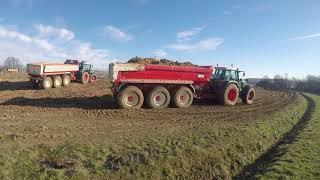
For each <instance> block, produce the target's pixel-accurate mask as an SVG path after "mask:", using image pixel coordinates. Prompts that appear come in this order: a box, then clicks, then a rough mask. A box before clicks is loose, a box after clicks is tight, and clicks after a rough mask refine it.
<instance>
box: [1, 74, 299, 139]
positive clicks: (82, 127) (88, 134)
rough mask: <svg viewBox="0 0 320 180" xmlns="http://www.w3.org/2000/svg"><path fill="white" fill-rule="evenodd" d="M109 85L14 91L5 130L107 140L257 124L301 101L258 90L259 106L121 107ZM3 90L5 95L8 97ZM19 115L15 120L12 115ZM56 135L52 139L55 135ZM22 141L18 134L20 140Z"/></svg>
mask: <svg viewBox="0 0 320 180" xmlns="http://www.w3.org/2000/svg"><path fill="white" fill-rule="evenodd" d="M109 86H110V84H108V83H106V80H105V79H100V80H99V81H98V82H97V83H96V84H85V85H83V84H78V83H73V84H71V86H70V87H67V88H61V89H51V90H49V91H47V90H32V89H29V90H28V89H21V90H18V91H13V92H12V93H11V94H10V96H9V97H6V98H5V99H2V98H0V101H1V100H4V102H3V103H0V108H1V110H2V111H1V113H0V120H1V115H2V114H3V117H10V118H3V121H5V123H4V126H3V127H0V132H4V133H5V134H12V133H14V134H17V135H18V137H20V136H21V137H23V139H22V140H21V141H25V140H26V139H29V140H26V141H32V142H33V143H35V142H43V143H47V142H48V141H50V142H61V141H64V140H66V139H70V137H74V138H76V139H79V138H80V139H83V140H84V141H105V139H106V138H107V137H108V138H110V140H112V138H114V137H117V136H119V137H122V136H126V137H129V138H130V137H131V136H138V135H139V134H147V135H150V134H157V133H158V134H159V133H162V134H167V133H168V132H170V133H178V132H182V131H186V130H188V129H190V128H207V127H216V126H220V125H221V126H223V127H224V126H235V125H241V124H244V123H245V124H247V123H254V122H255V120H256V119H257V117H260V116H263V115H265V114H266V113H270V112H273V111H277V110H279V108H281V107H283V106H286V105H287V104H289V103H291V102H292V101H294V99H296V97H297V95H296V94H295V93H291V92H270V91H264V90H261V89H259V90H257V92H258V97H257V101H256V103H255V104H253V105H250V106H247V105H243V104H241V103H240V104H238V105H237V106H235V107H223V106H220V105H208V104H199V103H195V105H194V106H192V107H191V108H189V109H175V108H167V109H153V110H151V109H137V110H121V109H117V107H116V104H115V102H114V101H113V100H112V97H111V96H110V95H111V91H110V89H109ZM3 93H5V94H6V93H8V92H7V91H5V92H0V96H1V97H2V96H5V95H4V94H3ZM12 114H14V115H15V118H11V115H12ZM43 127H44V128H43ZM51 136H52V137H53V138H51ZM18 139H19V138H18Z"/></svg>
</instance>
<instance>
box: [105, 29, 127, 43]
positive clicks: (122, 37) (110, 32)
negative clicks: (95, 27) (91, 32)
mask: <svg viewBox="0 0 320 180" xmlns="http://www.w3.org/2000/svg"><path fill="white" fill-rule="evenodd" d="M103 32H104V34H105V35H107V36H108V37H111V38H113V39H116V40H119V41H130V40H132V36H131V35H130V34H128V33H126V32H125V31H124V30H122V29H120V28H118V27H116V26H113V25H108V26H106V27H104V29H103Z"/></svg>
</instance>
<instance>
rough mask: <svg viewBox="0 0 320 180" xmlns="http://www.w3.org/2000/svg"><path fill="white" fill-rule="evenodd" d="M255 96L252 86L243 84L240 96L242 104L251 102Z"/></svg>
mask: <svg viewBox="0 0 320 180" xmlns="http://www.w3.org/2000/svg"><path fill="white" fill-rule="evenodd" d="M255 97H256V92H255V90H254V89H253V87H252V86H245V87H244V88H243V89H242V91H241V95H240V98H241V100H242V102H243V103H244V104H248V105H250V104H252V103H253V102H254V99H255Z"/></svg>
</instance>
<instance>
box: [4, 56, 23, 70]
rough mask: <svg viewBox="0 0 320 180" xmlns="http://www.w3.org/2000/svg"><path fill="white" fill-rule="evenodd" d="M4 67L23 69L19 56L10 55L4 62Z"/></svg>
mask: <svg viewBox="0 0 320 180" xmlns="http://www.w3.org/2000/svg"><path fill="white" fill-rule="evenodd" d="M3 67H4V68H8V69H22V68H23V65H22V63H21V61H20V60H19V59H18V58H15V57H8V58H7V59H6V60H5V61H4V63H3Z"/></svg>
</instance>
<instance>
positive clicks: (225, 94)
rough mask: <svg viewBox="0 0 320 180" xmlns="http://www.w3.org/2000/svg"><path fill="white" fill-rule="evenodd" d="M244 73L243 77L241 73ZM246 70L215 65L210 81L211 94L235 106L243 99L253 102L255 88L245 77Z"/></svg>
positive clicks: (246, 101) (225, 103)
mask: <svg viewBox="0 0 320 180" xmlns="http://www.w3.org/2000/svg"><path fill="white" fill-rule="evenodd" d="M241 73H242V75H241V77H240V74H241ZM244 76H245V72H243V71H239V70H238V69H237V70H233V69H228V68H225V67H215V73H214V74H213V75H212V78H211V81H210V84H209V86H210V89H209V91H210V94H213V95H214V97H215V99H216V100H217V101H218V102H219V103H220V104H222V105H228V106H234V105H235V104H237V102H239V100H240V99H241V100H242V102H243V103H245V104H249V105H250V104H252V103H253V101H254V99H255V95H256V94H255V90H254V88H253V87H252V86H250V85H248V83H247V82H246V81H245V80H244V79H243V78H244Z"/></svg>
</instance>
